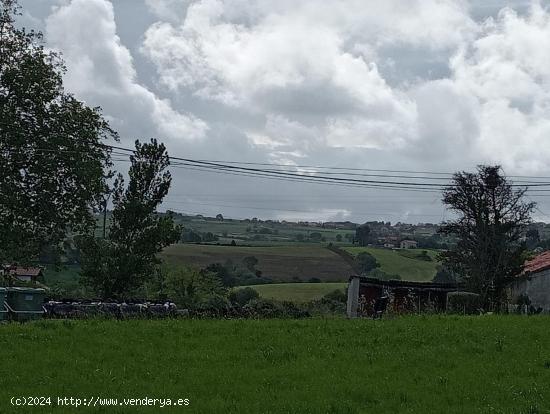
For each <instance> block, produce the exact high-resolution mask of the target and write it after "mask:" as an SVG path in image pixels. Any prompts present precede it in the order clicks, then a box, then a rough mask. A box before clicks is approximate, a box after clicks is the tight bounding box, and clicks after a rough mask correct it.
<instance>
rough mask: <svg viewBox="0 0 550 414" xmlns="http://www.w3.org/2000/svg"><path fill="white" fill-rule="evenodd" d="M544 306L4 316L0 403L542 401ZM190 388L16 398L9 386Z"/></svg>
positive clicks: (523, 404) (503, 409)
mask: <svg viewBox="0 0 550 414" xmlns="http://www.w3.org/2000/svg"><path fill="white" fill-rule="evenodd" d="M549 322H550V320H549V319H548V317H541V316H539V317H514V316H500V317H499V316H484V317H450V316H441V317H440V316H431V317H428V316H424V317H422V316H420V317H405V318H398V319H393V320H382V321H372V320H345V319H311V320H158V321H97V320H92V321H78V322H77V321H74V322H73V321H65V322H64V321H40V322H36V323H27V324H23V325H21V324H9V325H6V326H0V342H1V349H2V363H1V364H0V412H2V413H35V412H36V413H76V412H81V411H82V412H88V413H158V412H167V413H169V412H170V413H201V414H203V413H214V414H218V413H239V414H240V413H273V414H275V413H312V414H313V413H314V414H317V413H341V414H343V413H346V414H353V413H357V414H359V413H377V414H384V413H391V414H394V413H421V414H425V413H446V414H450V413H460V414H463V413H525V414H527V413H531V414H532V413H540V414H542V413H549V412H550V411H549V407H550V387H549V386H548V384H550V330H548V324H549ZM19 396H50V397H53V398H54V400H53V401H54V402H55V403H56V402H57V400H56V398H57V397H58V396H66V397H74V398H82V399H84V398H93V397H96V396H99V397H101V398H119V399H122V398H144V397H146V396H147V397H150V398H170V399H172V400H175V399H177V398H182V399H183V398H188V399H189V400H190V405H189V406H188V407H184V408H182V407H178V408H169V407H168V408H164V409H160V408H158V407H157V408H152V407H122V406H120V407H103V408H93V407H91V408H87V407H80V408H78V409H77V408H74V407H35V408H31V407H14V406H11V404H10V399H11V397H19Z"/></svg>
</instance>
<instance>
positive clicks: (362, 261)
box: [355, 252, 380, 274]
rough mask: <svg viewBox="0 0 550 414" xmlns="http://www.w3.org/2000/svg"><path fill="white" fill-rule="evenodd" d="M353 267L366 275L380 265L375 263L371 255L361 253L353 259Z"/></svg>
mask: <svg viewBox="0 0 550 414" xmlns="http://www.w3.org/2000/svg"><path fill="white" fill-rule="evenodd" d="M355 266H356V267H357V270H358V271H359V272H360V273H361V274H366V273H368V272H370V271H372V270H374V269H376V268H378V267H380V263H378V262H377V261H376V258H375V257H374V256H373V255H372V254H370V253H367V252H361V253H359V254H358V255H357V257H356V258H355Z"/></svg>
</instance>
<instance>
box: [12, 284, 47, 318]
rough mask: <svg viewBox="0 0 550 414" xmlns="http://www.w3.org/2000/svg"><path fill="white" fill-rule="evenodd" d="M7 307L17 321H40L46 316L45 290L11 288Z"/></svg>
mask: <svg viewBox="0 0 550 414" xmlns="http://www.w3.org/2000/svg"><path fill="white" fill-rule="evenodd" d="M7 293H8V295H7V296H8V300H7V303H6V307H7V309H8V311H9V313H10V317H11V318H12V319H14V320H16V321H26V320H29V319H40V318H41V317H42V315H43V314H44V307H43V304H44V296H45V294H46V291H45V290H44V289H36V288H26V287H9V288H7Z"/></svg>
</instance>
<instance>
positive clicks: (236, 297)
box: [229, 287, 260, 306]
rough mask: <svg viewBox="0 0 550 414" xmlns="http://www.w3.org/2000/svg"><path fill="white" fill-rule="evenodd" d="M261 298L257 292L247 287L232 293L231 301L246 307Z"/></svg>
mask: <svg viewBox="0 0 550 414" xmlns="http://www.w3.org/2000/svg"><path fill="white" fill-rule="evenodd" d="M259 296H260V295H259V294H258V292H257V291H256V290H254V289H252V288H249V287H246V288H243V289H236V290H234V291H232V292H231V293H230V294H229V300H230V301H231V303H233V304H235V305H238V306H244V305H246V304H247V303H248V302H250V301H251V300H253V299H258V297H259Z"/></svg>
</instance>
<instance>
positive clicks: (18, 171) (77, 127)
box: [0, 0, 116, 262]
mask: <svg viewBox="0 0 550 414" xmlns="http://www.w3.org/2000/svg"><path fill="white" fill-rule="evenodd" d="M18 13H19V7H18V5H17V2H16V1H15V0H0V262H3V261H14V262H29V261H32V260H34V259H36V258H37V257H38V256H39V254H40V253H41V252H43V251H44V249H48V250H49V251H52V250H53V252H55V253H56V255H59V253H60V252H61V250H62V242H63V240H64V239H65V237H66V234H67V232H68V231H72V232H83V231H87V230H88V229H90V228H91V227H92V226H94V225H95V221H94V217H93V212H94V209H95V208H96V207H97V206H98V205H99V202H100V200H101V194H102V193H103V192H104V191H105V189H106V178H107V176H108V175H109V173H108V172H107V171H108V170H109V168H110V166H111V163H110V152H109V150H108V148H107V147H105V146H103V145H102V142H103V140H105V139H110V138H114V139H116V133H115V132H114V131H113V130H112V129H111V128H110V127H109V125H108V123H107V122H106V121H105V119H104V118H103V117H102V115H101V113H100V110H99V108H90V107H87V106H86V105H85V104H84V103H82V102H80V101H78V100H77V99H75V98H74V97H73V96H72V95H70V94H69V93H67V92H65V90H64V88H63V81H62V75H63V72H64V66H63V61H62V59H61V58H60V56H58V55H57V54H56V53H53V52H51V51H46V50H45V49H44V46H43V44H42V36H41V34H40V33H36V32H34V31H26V30H25V29H20V28H17V27H16V25H15V17H16V16H17V14H18Z"/></svg>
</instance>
